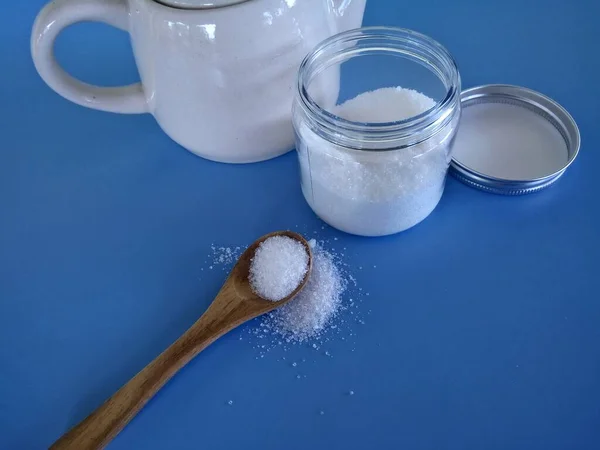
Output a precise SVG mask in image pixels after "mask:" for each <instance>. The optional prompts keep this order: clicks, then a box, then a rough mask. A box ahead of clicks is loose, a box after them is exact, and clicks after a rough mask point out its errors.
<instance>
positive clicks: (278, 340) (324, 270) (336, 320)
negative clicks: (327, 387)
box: [205, 227, 368, 359]
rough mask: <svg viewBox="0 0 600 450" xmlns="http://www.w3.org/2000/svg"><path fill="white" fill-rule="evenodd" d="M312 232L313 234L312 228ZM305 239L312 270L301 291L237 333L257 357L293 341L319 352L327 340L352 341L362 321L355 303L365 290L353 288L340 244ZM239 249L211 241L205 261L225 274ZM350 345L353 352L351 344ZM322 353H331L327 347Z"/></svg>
mask: <svg viewBox="0 0 600 450" xmlns="http://www.w3.org/2000/svg"><path fill="white" fill-rule="evenodd" d="M323 228H324V227H323ZM312 234H313V236H315V237H317V236H318V235H317V232H316V231H313V232H312ZM334 240H335V241H337V238H334ZM309 243H310V245H311V247H312V253H313V269H312V273H311V278H310V279H309V281H308V282H307V285H306V286H305V287H304V289H303V290H302V292H301V293H300V294H299V295H298V297H296V298H295V299H293V300H292V301H290V302H289V303H288V304H286V305H284V306H283V307H281V308H279V309H278V310H275V311H274V312H272V313H269V314H267V315H265V316H262V317H259V318H257V319H255V320H254V321H253V322H252V323H251V324H250V326H249V327H247V328H246V329H245V330H244V332H243V334H242V336H240V340H248V341H250V343H251V344H252V345H253V346H254V348H255V349H257V350H258V352H259V355H258V356H257V358H259V357H260V358H263V357H264V356H265V355H266V354H267V353H269V352H271V351H274V350H276V349H281V350H283V351H287V350H288V349H289V346H290V345H297V344H302V345H305V346H307V347H308V348H310V349H313V350H320V349H321V348H322V347H323V345H325V344H326V343H327V342H329V341H331V340H332V339H339V340H341V341H347V342H348V344H350V345H352V344H353V341H354V338H355V336H356V333H355V331H354V329H355V325H356V324H359V325H363V324H364V323H365V322H364V319H363V315H362V312H361V310H360V308H359V305H360V304H361V303H362V300H363V297H364V296H365V295H368V293H366V292H364V291H363V290H362V288H360V287H358V285H357V281H356V279H355V278H354V276H353V275H352V273H351V271H350V269H349V267H348V266H347V264H346V263H345V262H344V258H345V256H346V255H345V250H346V249H345V247H344V248H342V247H337V248H335V247H336V246H335V244H334V245H332V244H331V243H329V242H325V241H319V242H317V241H316V239H311V240H310V241H309ZM244 250H245V248H242V247H239V246H237V247H235V246H231V247H224V246H216V245H213V246H211V251H212V252H211V254H210V255H209V256H208V259H207V260H206V261H205V265H210V267H209V268H210V269H214V270H218V269H221V270H223V271H226V272H228V271H229V270H231V268H232V267H233V265H234V264H235V262H236V261H237V259H238V258H239V256H240V255H241V254H242V253H243V251H244ZM359 269H362V267H361V268H359ZM350 349H351V351H354V348H353V345H352V347H350ZM324 355H325V356H327V357H332V355H330V354H329V352H327V351H326V352H324ZM283 359H285V357H283Z"/></svg>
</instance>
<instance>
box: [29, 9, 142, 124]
mask: <svg viewBox="0 0 600 450" xmlns="http://www.w3.org/2000/svg"><path fill="white" fill-rule="evenodd" d="M82 21H95V22H104V23H107V24H109V25H112V26H114V27H116V28H119V29H122V30H125V31H127V29H128V21H129V10H128V7H127V2H126V0H55V1H52V2H50V3H48V4H47V5H46V6H45V7H44V8H43V9H42V10H41V11H40V13H39V14H38V16H37V18H36V20H35V23H34V25H33V31H32V34H31V55H32V57H33V63H34V64H35V68H36V70H37V71H38V73H39V74H40V76H41V77H42V79H43V80H44V81H45V82H46V84H48V86H50V87H51V88H52V89H54V90H55V91H56V92H57V93H58V94H60V95H62V96H63V97H64V98H66V99H67V100H70V101H72V102H74V103H77V104H79V105H82V106H87V107H88V108H94V109H99V110H101V111H109V112H117V113H125V114H136V113H145V112H149V109H148V103H147V102H146V97H145V95H144V90H143V86H142V84H141V83H135V84H131V85H129V86H122V87H100V86H93V85H90V84H87V83H84V82H82V81H79V80H77V79H75V78H73V77H72V76H71V75H69V74H68V73H67V72H65V70H64V69H63V68H62V67H60V65H59V64H58V62H57V61H56V59H55V57H54V41H55V39H56V37H57V36H58V34H59V33H60V32H61V31H62V30H63V29H64V28H66V27H68V26H69V25H72V24H74V23H77V22H82Z"/></svg>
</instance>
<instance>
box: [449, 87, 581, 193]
mask: <svg viewBox="0 0 600 450" xmlns="http://www.w3.org/2000/svg"><path fill="white" fill-rule="evenodd" d="M461 102H462V107H463V112H462V118H461V121H460V126H459V129H458V132H457V135H456V141H455V143H454V149H453V154H452V163H451V169H452V173H453V175H454V176H455V177H456V178H458V179H459V180H461V181H463V182H465V183H467V184H469V185H471V186H473V187H476V188H479V189H482V190H485V191H488V192H493V193H498V194H509V195H519V194H527V193H531V192H536V191H538V190H540V189H543V188H545V187H547V186H549V185H551V184H552V183H554V182H555V181H556V180H557V179H558V178H559V177H560V176H561V175H562V174H563V173H564V171H565V170H566V169H567V167H568V166H569V165H570V164H571V163H572V162H573V161H574V160H575V158H576V156H577V153H578V151H579V145H580V136H579V130H578V129H577V125H576V124H575V122H574V121H573V118H572V117H571V116H570V115H569V113H568V112H567V111H566V110H565V109H564V108H562V107H561V106H560V105H559V104H557V103H556V102H555V101H553V100H552V99H550V98H548V97H546V96H544V95H542V94H540V93H538V92H535V91H532V90H530V89H526V88H522V87H517V86H507V85H488V86H480V87H476V88H472V89H468V90H466V91H464V92H463V93H462V96H461Z"/></svg>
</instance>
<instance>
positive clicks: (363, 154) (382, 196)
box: [293, 27, 461, 236]
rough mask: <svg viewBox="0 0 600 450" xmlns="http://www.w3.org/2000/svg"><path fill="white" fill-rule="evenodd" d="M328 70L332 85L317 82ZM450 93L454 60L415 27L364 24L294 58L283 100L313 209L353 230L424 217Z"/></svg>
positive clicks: (376, 230) (389, 228)
mask: <svg viewBox="0 0 600 450" xmlns="http://www.w3.org/2000/svg"><path fill="white" fill-rule="evenodd" d="M338 78H339V80H340V83H339V86H340V88H339V91H338V90H337V89H336V90H335V91H332V90H327V89H324V86H332V83H325V82H323V80H330V79H338ZM335 85H336V86H337V83H335ZM460 94H461V83H460V75H459V72H458V68H457V66H456V63H455V61H454V59H453V58H452V56H451V55H450V54H449V53H448V51H447V50H446V49H445V48H444V47H443V46H442V45H440V44H439V43H438V42H436V41H435V40H433V39H431V38H429V37H427V36H424V35H422V34H419V33H415V32H413V31H410V30H404V29H399V28H387V27H372V28H362V29H357V30H351V31H349V32H345V33H341V34H338V35H336V36H333V37H332V38H330V39H328V40H326V41H324V42H323V43H322V44H320V45H319V46H318V47H317V48H315V49H314V50H313V51H312V52H311V53H310V54H309V55H307V57H306V58H305V60H304V61H303V63H302V65H301V66H300V70H299V74H298V84H297V92H296V96H295V101H294V107H293V122H294V128H295V131H296V148H297V152H298V157H299V161H300V173H301V184H302V192H303V194H304V197H305V198H306V201H307V202H308V204H309V205H310V207H311V208H312V209H313V211H314V212H315V213H316V214H317V215H318V216H319V217H321V218H322V219H323V220H324V221H325V222H327V223H328V224H330V225H331V226H333V227H335V228H338V229H340V230H342V231H345V232H348V233H352V234H357V235H363V236H383V235H388V234H393V233H398V232H400V231H403V230H406V229H407V228H410V227H412V226H414V225H416V224H417V223H419V222H421V221H422V220H423V219H425V218H426V217H427V216H428V215H429V214H430V213H431V212H432V211H433V210H434V209H435V207H436V206H437V204H438V202H439V200H440V198H441V196H442V193H443V191H444V185H445V180H446V174H447V172H448V167H449V163H450V160H451V152H452V143H453V141H454V136H455V134H456V130H457V127H458V122H459V120H460V112H461V106H460Z"/></svg>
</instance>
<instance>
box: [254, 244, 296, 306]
mask: <svg viewBox="0 0 600 450" xmlns="http://www.w3.org/2000/svg"><path fill="white" fill-rule="evenodd" d="M307 270H308V253H307V252H306V249H305V248H304V246H303V245H302V243H300V242H299V241H297V240H296V239H292V238H290V237H288V236H273V237H270V238H268V239H267V240H265V241H264V242H262V243H261V244H260V245H259V246H258V248H257V249H256V252H255V253H254V257H253V258H252V261H251V262H250V284H251V286H252V289H253V290H254V292H256V293H257V294H258V295H260V296H261V297H262V298H264V299H267V300H271V301H279V300H281V299H283V298H285V297H287V296H288V295H290V294H291V293H292V292H294V289H296V288H297V287H298V285H299V284H300V283H301V282H302V280H303V278H304V276H305V275H306V272H307Z"/></svg>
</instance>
